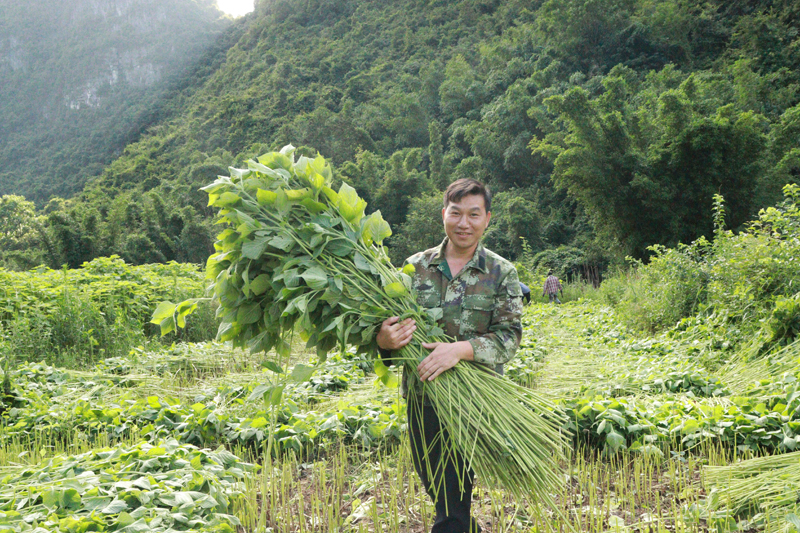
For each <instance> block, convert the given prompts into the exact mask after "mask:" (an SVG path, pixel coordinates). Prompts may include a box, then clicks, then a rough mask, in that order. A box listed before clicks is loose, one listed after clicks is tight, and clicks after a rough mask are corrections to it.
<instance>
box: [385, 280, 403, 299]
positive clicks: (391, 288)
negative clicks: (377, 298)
mask: <svg viewBox="0 0 800 533" xmlns="http://www.w3.org/2000/svg"><path fill="white" fill-rule="evenodd" d="M383 290H385V291H386V295H387V296H389V298H399V297H401V296H403V295H404V294H406V293H407V292H408V291H406V287H405V285H403V284H402V283H401V282H399V281H395V282H394V283H390V284H388V285H387V286H386V287H384V288H383Z"/></svg>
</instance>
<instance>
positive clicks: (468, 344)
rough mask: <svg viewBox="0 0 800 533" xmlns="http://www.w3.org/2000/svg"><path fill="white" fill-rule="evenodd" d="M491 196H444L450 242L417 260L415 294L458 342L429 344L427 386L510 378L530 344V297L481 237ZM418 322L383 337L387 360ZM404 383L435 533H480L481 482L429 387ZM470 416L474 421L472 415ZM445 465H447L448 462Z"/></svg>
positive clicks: (456, 188)
mask: <svg viewBox="0 0 800 533" xmlns="http://www.w3.org/2000/svg"><path fill="white" fill-rule="evenodd" d="M491 201H492V197H491V193H490V191H489V189H488V188H487V187H486V186H485V185H483V184H482V183H480V182H479V181H476V180H473V179H460V180H458V181H455V182H453V183H452V184H450V186H449V187H448V188H447V190H446V191H445V193H444V207H443V208H442V221H443V222H444V231H445V234H446V235H447V236H446V237H445V239H444V241H442V244H440V245H439V246H438V247H436V248H431V249H429V250H425V251H424V252H420V253H418V254H415V255H413V256H411V257H409V258H408V259H407V260H406V263H407V264H412V265H414V268H415V274H414V279H413V284H414V289H415V290H416V293H417V301H418V303H419V304H420V305H421V306H423V307H425V308H429V309H430V308H437V307H439V308H441V309H442V318H441V320H440V321H439V325H440V326H441V327H442V329H444V332H445V333H446V334H447V335H449V336H450V337H452V338H453V339H455V341H454V342H449V343H427V344H423V346H424V347H425V348H427V349H429V350H431V353H430V354H429V355H428V356H427V357H426V358H425V359H424V360H423V361H422V362H421V363H420V364H419V366H418V371H419V376H420V379H421V380H422V381H433V380H434V379H436V378H437V377H438V376H439V375H440V374H441V373H442V372H446V371H447V370H449V369H451V368H453V367H454V366H455V365H456V364H458V363H459V361H468V363H465V364H481V365H486V366H487V367H489V368H491V369H493V370H494V371H496V372H499V373H502V372H503V364H504V363H506V362H508V361H509V360H510V359H511V358H512V357H513V356H514V353H515V352H516V350H517V347H518V346H519V341H520V338H521V337H522V325H521V323H520V316H521V314H522V291H521V289H520V285H519V278H518V277H517V271H516V269H515V268H514V265H512V264H511V263H510V262H508V261H507V260H505V259H503V258H502V257H500V256H499V255H497V254H495V253H494V252H491V251H489V250H487V249H486V248H485V247H484V246H483V245H482V244H481V242H480V241H481V237H482V236H483V233H484V231H486V228H487V227H488V226H489V221H490V220H491V218H492V214H491ZM415 329H416V325H415V324H414V322H413V321H412V320H410V319H409V320H404V321H403V322H399V321H398V317H392V318H389V319H387V320H386V321H385V322H384V323H383V325H382V326H381V329H380V331H379V332H378V337H377V341H378V346H379V347H380V348H381V350H382V353H383V354H384V356H386V357H390V355H389V354H390V352H391V351H392V350H398V349H400V348H402V347H403V346H405V345H406V344H408V343H409V342H410V341H411V337H412V335H413V333H414V330H415ZM411 379H412V377H411V376H408V375H406V374H404V375H403V393H404V394H407V396H408V424H409V430H410V431H409V433H410V437H411V452H412V454H411V455H412V459H413V460H414V466H415V469H416V471H417V474H419V476H420V478H421V479H422V482H423V484H424V485H425V489H426V490H427V492H428V494H429V495H430V496H431V498H432V499H433V501H434V503H435V506H436V520H435V522H434V524H433V528H432V529H431V533H473V532H477V531H480V530H481V529H480V527H479V526H478V525H477V523H476V522H475V520H474V519H472V518H471V513H470V508H471V502H472V483H473V474H472V471H471V469H470V468H469V465H467V464H465V461H464V459H463V458H462V457H460V456H459V455H458V454H449V453H447V452H446V451H443V450H442V447H441V439H440V438H439V433H440V430H441V428H440V425H439V418H438V416H437V415H436V412H435V410H434V409H433V407H432V406H431V405H430V403H429V402H427V401H426V400H425V398H424V387H423V386H422V384H421V383H410V380H411ZM464 415H465V416H469V413H464ZM443 457H444V458H443Z"/></svg>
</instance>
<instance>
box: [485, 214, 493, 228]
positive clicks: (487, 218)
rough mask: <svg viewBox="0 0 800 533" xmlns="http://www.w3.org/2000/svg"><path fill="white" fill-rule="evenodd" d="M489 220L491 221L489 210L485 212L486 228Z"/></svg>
mask: <svg viewBox="0 0 800 533" xmlns="http://www.w3.org/2000/svg"><path fill="white" fill-rule="evenodd" d="M491 221H492V212H491V211H489V212H487V213H486V227H487V228H488V227H489V222H491Z"/></svg>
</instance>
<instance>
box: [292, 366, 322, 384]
mask: <svg viewBox="0 0 800 533" xmlns="http://www.w3.org/2000/svg"><path fill="white" fill-rule="evenodd" d="M315 370H316V368H314V367H313V366H307V365H302V364H300V365H295V366H294V368H293V369H292V373H291V376H290V377H291V379H292V381H294V382H295V383H303V382H305V381H308V379H309V378H310V377H311V376H312V375H313V374H314V371H315Z"/></svg>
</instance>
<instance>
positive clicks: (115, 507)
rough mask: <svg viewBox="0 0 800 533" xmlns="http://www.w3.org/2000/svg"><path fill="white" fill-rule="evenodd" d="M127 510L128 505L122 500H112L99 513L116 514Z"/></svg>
mask: <svg viewBox="0 0 800 533" xmlns="http://www.w3.org/2000/svg"><path fill="white" fill-rule="evenodd" d="M127 509H128V504H127V503H125V501H124V500H114V501H112V502H111V503H109V504H108V505H107V506H106V507H104V508H103V509H102V510H101V511H100V512H101V513H103V514H118V513H121V512H122V511H125V510H127Z"/></svg>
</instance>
